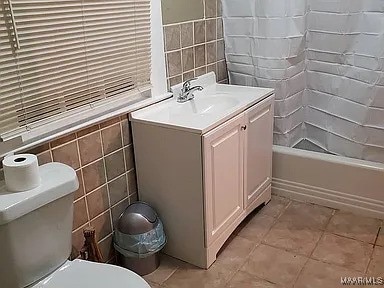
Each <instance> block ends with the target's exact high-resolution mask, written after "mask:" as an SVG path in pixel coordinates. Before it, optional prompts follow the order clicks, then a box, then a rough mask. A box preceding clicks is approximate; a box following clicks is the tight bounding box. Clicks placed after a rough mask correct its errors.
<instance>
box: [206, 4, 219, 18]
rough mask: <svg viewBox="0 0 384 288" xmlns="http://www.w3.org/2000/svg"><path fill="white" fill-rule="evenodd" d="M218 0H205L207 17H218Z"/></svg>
mask: <svg viewBox="0 0 384 288" xmlns="http://www.w3.org/2000/svg"><path fill="white" fill-rule="evenodd" d="M216 6H217V4H216V0H205V17H206V18H212V17H216V15H217V10H216Z"/></svg>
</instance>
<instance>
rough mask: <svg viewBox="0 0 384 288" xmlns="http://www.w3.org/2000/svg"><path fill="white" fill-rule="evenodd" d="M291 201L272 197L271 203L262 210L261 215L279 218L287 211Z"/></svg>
mask: <svg viewBox="0 0 384 288" xmlns="http://www.w3.org/2000/svg"><path fill="white" fill-rule="evenodd" d="M289 201H290V200H289V199H287V198H283V197H279V196H275V195H272V199H271V201H269V203H268V204H267V205H265V206H264V207H263V208H261V209H260V211H259V213H258V214H260V215H268V216H271V217H275V218H276V217H278V216H280V214H281V213H282V212H283V211H284V210H285V208H286V207H287V205H288V204H289Z"/></svg>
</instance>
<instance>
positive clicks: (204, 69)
mask: <svg viewBox="0 0 384 288" xmlns="http://www.w3.org/2000/svg"><path fill="white" fill-rule="evenodd" d="M205 73H207V67H206V66H203V67H200V68H197V69H196V70H195V76H196V77H199V76H201V75H204V74H205Z"/></svg>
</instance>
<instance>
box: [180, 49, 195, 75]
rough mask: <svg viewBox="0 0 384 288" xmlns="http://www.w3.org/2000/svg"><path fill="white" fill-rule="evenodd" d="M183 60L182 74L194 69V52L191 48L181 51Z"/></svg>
mask: <svg viewBox="0 0 384 288" xmlns="http://www.w3.org/2000/svg"><path fill="white" fill-rule="evenodd" d="M182 58H183V72H186V71H190V70H192V69H193V68H195V67H194V63H195V51H194V49H193V48H192V47H190V48H186V49H183V50H182Z"/></svg>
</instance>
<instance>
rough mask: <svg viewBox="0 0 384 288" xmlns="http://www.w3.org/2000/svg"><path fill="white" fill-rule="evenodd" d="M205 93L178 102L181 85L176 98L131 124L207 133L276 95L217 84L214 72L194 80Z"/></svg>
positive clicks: (265, 90)
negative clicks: (139, 123)
mask: <svg viewBox="0 0 384 288" xmlns="http://www.w3.org/2000/svg"><path fill="white" fill-rule="evenodd" d="M197 85H201V86H203V87H204V89H203V91H197V92H194V96H195V97H194V99H192V100H189V101H186V102H184V103H178V102H177V101H176V97H177V95H178V94H179V92H180V89H181V86H182V85H181V84H180V85H177V86H175V87H172V91H173V92H174V95H175V96H174V97H173V98H171V99H167V100H165V101H162V102H160V103H157V104H154V105H152V106H149V107H146V108H143V109H140V110H138V111H135V112H133V113H132V114H131V121H134V122H141V123H147V124H152V125H153V124H154V125H157V126H163V127H168V128H173V129H179V130H185V131H189V132H192V133H197V134H204V133H206V132H208V131H210V130H212V129H213V128H215V127H217V126H218V125H220V124H222V123H224V122H225V121H227V120H229V119H230V118H232V117H234V116H236V115H238V114H239V113H241V112H243V111H245V110H246V109H247V108H249V107H251V106H252V105H254V104H256V103H258V102H260V101H262V100H264V99H265V98H267V97H269V96H270V95H272V94H273V93H274V90H273V89H270V88H258V87H246V86H236V85H225V84H216V76H215V74H214V73H213V72H211V73H208V74H206V75H203V76H201V77H199V78H198V79H197V80H195V81H192V86H197Z"/></svg>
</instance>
